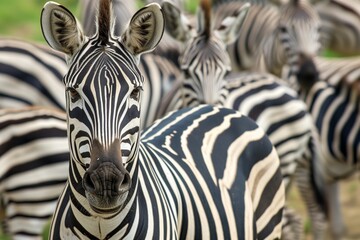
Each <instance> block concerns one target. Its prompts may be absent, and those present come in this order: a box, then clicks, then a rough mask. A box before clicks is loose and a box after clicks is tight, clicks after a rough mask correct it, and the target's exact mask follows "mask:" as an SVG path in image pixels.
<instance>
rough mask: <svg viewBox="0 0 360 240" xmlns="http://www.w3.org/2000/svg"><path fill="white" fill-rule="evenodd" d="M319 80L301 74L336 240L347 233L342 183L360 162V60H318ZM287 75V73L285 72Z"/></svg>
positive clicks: (301, 89) (299, 86)
mask: <svg viewBox="0 0 360 240" xmlns="http://www.w3.org/2000/svg"><path fill="white" fill-rule="evenodd" d="M315 63H316V68H317V69H318V71H319V79H317V81H313V80H312V79H310V80H309V79H308V77H307V76H306V74H304V75H302V74H300V75H298V76H297V79H296V80H297V82H296V85H295V86H294V87H295V88H296V89H298V91H299V92H300V96H301V98H302V99H303V100H304V101H305V103H306V105H307V108H308V110H309V112H310V114H311V116H312V118H313V119H314V123H315V124H316V128H317V131H318V133H319V143H320V145H319V149H321V154H322V157H321V159H320V162H319V169H320V174H319V177H321V178H322V179H323V181H324V184H325V189H327V192H326V194H327V196H326V200H327V204H326V207H327V211H328V213H329V216H330V224H331V228H330V229H331V232H332V234H333V236H334V237H335V238H340V237H341V236H342V235H343V234H344V223H343V220H342V217H341V216H342V214H341V211H340V201H339V192H338V181H339V180H341V179H344V178H346V177H348V176H350V175H352V174H353V173H354V172H355V171H357V165H358V159H359V150H358V149H359V130H358V125H359V123H360V118H359V117H360V115H359V82H358V80H359V70H358V69H359V66H360V59H359V58H358V57H349V58H339V59H336V58H334V59H327V58H322V57H317V58H316V59H315ZM284 74H285V75H287V73H286V71H285V72H284Z"/></svg>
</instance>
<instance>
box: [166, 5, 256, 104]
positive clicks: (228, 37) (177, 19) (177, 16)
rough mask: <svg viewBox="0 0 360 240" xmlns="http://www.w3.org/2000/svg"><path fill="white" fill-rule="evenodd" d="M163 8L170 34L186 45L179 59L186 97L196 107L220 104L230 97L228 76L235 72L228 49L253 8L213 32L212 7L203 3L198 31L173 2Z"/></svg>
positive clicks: (234, 15)
mask: <svg viewBox="0 0 360 240" xmlns="http://www.w3.org/2000/svg"><path fill="white" fill-rule="evenodd" d="M162 6H163V9H164V12H165V18H166V21H167V26H166V27H167V28H166V30H167V31H168V32H169V34H170V35H171V36H172V37H174V38H175V39H177V40H179V41H182V42H184V45H185V46H184V51H183V53H182V54H181V55H180V59H179V64H180V67H181V69H182V70H183V72H184V77H185V81H184V86H183V93H184V95H185V96H187V97H189V98H191V101H190V102H193V103H207V104H217V103H219V101H221V99H222V96H223V95H224V94H225V93H226V90H225V89H224V86H225V80H224V76H225V74H226V73H227V72H228V71H230V70H231V61H230V56H229V54H228V53H227V51H226V46H227V45H228V44H231V43H232V42H234V41H235V40H236V38H237V37H238V34H239V33H240V29H241V26H242V24H243V22H244V20H245V18H246V16H247V13H248V10H249V7H250V4H248V3H246V4H243V5H242V6H241V7H240V8H239V9H238V11H235V13H234V14H233V15H232V16H227V17H226V18H225V19H223V20H222V22H221V24H220V25H219V27H217V28H215V29H212V23H211V3H210V1H208V0H202V1H201V7H200V8H199V9H198V12H197V30H196V31H195V30H194V28H193V27H192V26H190V24H189V22H190V21H189V20H188V19H187V17H186V16H185V15H184V14H182V13H181V11H180V10H179V9H178V8H176V7H175V6H173V5H172V4H171V3H169V2H164V3H163V5H162Z"/></svg>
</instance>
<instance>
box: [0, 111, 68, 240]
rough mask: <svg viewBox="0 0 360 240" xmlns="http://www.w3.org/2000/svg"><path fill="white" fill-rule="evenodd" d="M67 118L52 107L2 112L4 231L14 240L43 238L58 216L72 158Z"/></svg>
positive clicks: (0, 179)
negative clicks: (68, 142) (57, 206)
mask: <svg viewBox="0 0 360 240" xmlns="http://www.w3.org/2000/svg"><path fill="white" fill-rule="evenodd" d="M65 117H66V116H65V114H64V112H61V111H58V110H56V109H52V108H39V107H25V108H18V109H1V110H0V164H1V169H0V192H1V200H0V202H1V209H2V211H3V212H4V219H3V226H2V227H3V232H5V233H6V234H7V235H9V236H11V238H12V239H15V240H18V239H33V240H35V239H42V238H41V236H42V233H43V231H44V227H45V226H46V224H47V223H48V222H49V221H50V219H51V216H52V214H53V212H54V211H55V207H56V203H57V199H58V197H59V196H60V194H61V191H62V190H63V188H64V186H65V183H66V180H67V175H68V174H67V169H68V168H69V164H68V163H69V159H70V156H69V147H68V144H67V133H66V118H65ZM49 172H51V175H49Z"/></svg>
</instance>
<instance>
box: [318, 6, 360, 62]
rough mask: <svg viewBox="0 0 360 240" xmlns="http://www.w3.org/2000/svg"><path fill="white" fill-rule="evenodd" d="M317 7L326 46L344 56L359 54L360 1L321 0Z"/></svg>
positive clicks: (323, 42) (322, 37)
mask: <svg viewBox="0 0 360 240" xmlns="http://www.w3.org/2000/svg"><path fill="white" fill-rule="evenodd" d="M315 7H316V10H317V11H318V13H319V15H320V18H321V39H322V44H323V45H324V48H326V49H330V50H332V51H335V52H337V53H338V54H341V55H343V56H352V55H359V54H360V27H359V26H360V1H358V0H330V1H319V2H318V3H317V4H315Z"/></svg>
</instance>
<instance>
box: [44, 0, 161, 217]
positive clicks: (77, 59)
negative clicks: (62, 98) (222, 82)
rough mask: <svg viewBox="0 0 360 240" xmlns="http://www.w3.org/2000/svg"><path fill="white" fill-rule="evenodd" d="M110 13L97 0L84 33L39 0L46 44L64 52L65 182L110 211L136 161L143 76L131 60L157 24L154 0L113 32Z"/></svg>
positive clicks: (105, 2)
mask: <svg viewBox="0 0 360 240" xmlns="http://www.w3.org/2000/svg"><path fill="white" fill-rule="evenodd" d="M110 13H111V1H109V0H102V1H101V2H100V7H99V16H98V24H97V25H98V29H99V31H98V32H97V33H96V34H95V35H94V36H93V37H91V38H88V37H86V36H84V35H83V33H82V30H81V28H80V27H79V23H78V22H77V20H76V18H75V17H74V16H73V15H72V14H71V13H70V12H69V11H68V10H67V9H65V8H64V7H63V6H60V5H59V4H56V3H53V2H49V3H47V4H46V5H45V7H44V9H43V12H42V18H41V22H42V30H43V34H44V36H45V39H46V40H47V42H48V43H49V44H50V46H51V47H53V48H54V49H56V50H60V51H62V52H64V53H65V54H66V55H67V62H68V64H69V71H68V73H67V74H66V75H65V76H64V84H65V87H66V102H67V105H66V111H67V115H68V138H69V145H70V154H71V159H72V161H71V164H70V175H71V174H73V177H71V178H70V182H71V184H72V185H73V187H74V188H75V189H77V190H78V191H79V192H80V193H82V194H83V195H85V197H86V199H87V201H88V205H89V207H90V208H91V210H92V213H93V214H111V213H114V212H118V211H119V209H121V208H122V207H123V206H124V203H125V202H126V201H127V195H128V192H129V191H130V190H131V185H132V182H133V181H136V179H131V176H130V173H129V172H131V170H132V168H133V167H136V164H135V163H136V162H137V155H138V154H137V152H138V143H139V134H140V118H139V116H140V98H141V89H142V84H143V77H142V75H141V73H140V71H139V69H138V68H137V62H138V58H139V56H140V54H142V53H144V52H147V51H151V50H152V49H154V48H155V47H156V45H157V44H158V43H159V41H160V39H161V37H162V34H163V30H164V19H163V15H162V12H161V9H160V7H159V5H158V4H150V5H148V6H146V7H144V8H143V9H141V10H139V11H138V12H137V13H135V15H134V16H133V17H132V19H131V21H130V23H129V25H128V27H127V29H126V30H125V32H124V33H123V35H122V36H120V37H117V36H114V34H113V29H112V28H111V26H113V20H112V18H111V14H110ZM74 173H75V174H74Z"/></svg>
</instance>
